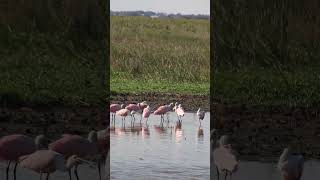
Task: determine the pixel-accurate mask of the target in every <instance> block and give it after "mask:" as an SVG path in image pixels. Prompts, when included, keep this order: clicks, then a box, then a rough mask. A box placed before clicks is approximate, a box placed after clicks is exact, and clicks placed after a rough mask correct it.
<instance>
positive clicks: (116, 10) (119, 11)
mask: <svg viewBox="0 0 320 180" xmlns="http://www.w3.org/2000/svg"><path fill="white" fill-rule="evenodd" d="M110 11H113V12H134V11H144V12H145V11H151V12H154V13H163V14H181V15H207V16H210V13H209V14H199V13H191V14H190V13H181V12H175V13H172V12H170V13H168V12H161V11H153V10H111V9H110Z"/></svg>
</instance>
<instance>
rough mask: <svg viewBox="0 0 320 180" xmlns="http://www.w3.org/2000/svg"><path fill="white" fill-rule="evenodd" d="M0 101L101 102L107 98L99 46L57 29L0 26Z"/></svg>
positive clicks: (45, 102) (102, 56)
mask: <svg viewBox="0 0 320 180" xmlns="http://www.w3.org/2000/svg"><path fill="white" fill-rule="evenodd" d="M0 34H1V41H0V55H1V63H0V103H3V104H13V105H16V104H19V103H22V104H25V103H26V104H48V105H52V104H64V105H75V104H83V103H84V102H86V103H100V102H102V101H101V100H102V98H103V97H106V94H105V92H104V89H105V87H103V86H102V78H101V76H100V75H101V73H100V72H101V69H100V68H99V67H100V66H101V64H102V63H101V62H102V59H105V57H104V55H103V53H102V47H101V45H100V44H98V43H97V42H94V41H90V40H88V41H83V42H77V43H76V42H74V41H72V40H71V39H70V38H69V39H68V37H66V36H63V35H61V34H59V33H57V34H49V33H40V32H36V31H35V32H31V33H21V32H12V31H11V32H10V31H9V30H8V29H6V28H5V27H1V33H0Z"/></svg>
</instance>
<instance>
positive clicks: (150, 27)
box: [110, 16, 210, 94]
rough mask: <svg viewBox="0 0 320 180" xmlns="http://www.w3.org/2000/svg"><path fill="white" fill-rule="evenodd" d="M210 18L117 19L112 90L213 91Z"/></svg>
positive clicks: (113, 25) (113, 37)
mask: <svg viewBox="0 0 320 180" xmlns="http://www.w3.org/2000/svg"><path fill="white" fill-rule="evenodd" d="M209 37H210V24H209V21H207V20H183V19H179V20H178V19H151V18H148V17H124V16H112V17H111V84H110V87H111V91H114V92H134V93H143V92H171V93H183V94H209V86H210V85H209V84H210V41H209V39H210V38H209Z"/></svg>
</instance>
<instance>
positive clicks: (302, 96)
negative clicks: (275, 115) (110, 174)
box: [212, 65, 320, 106]
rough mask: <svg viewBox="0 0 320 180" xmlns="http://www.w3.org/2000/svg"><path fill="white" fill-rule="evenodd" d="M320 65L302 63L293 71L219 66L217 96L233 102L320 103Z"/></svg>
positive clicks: (226, 101)
mask: <svg viewBox="0 0 320 180" xmlns="http://www.w3.org/2000/svg"><path fill="white" fill-rule="evenodd" d="M319 70H320V66H316V65H315V66H299V67H296V68H292V70H291V71H282V72H279V71H276V70H274V69H272V68H268V67H267V68H261V67H259V66H253V67H248V68H242V69H241V70H238V71H235V70H233V71H232V70H230V68H222V67H220V68H217V69H216V70H215V72H214V74H215V78H213V83H212V84H213V89H214V99H215V100H216V101H218V102H222V103H226V104H231V103H235V104H237V103H240V104H260V105H286V106H287V105H288V106H316V105H317V104H319V103H320V92H319V88H320V76H319V75H318V73H317V72H319Z"/></svg>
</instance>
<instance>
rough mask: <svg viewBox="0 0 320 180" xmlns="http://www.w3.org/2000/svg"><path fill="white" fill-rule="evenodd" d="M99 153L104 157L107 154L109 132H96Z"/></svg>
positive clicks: (106, 130) (105, 130)
mask: <svg viewBox="0 0 320 180" xmlns="http://www.w3.org/2000/svg"><path fill="white" fill-rule="evenodd" d="M97 136H98V148H99V152H100V153H101V154H102V155H104V156H106V155H107V154H108V152H109V146H110V145H109V144H110V136H109V130H108V129H104V130H101V131H98V132H97Z"/></svg>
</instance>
